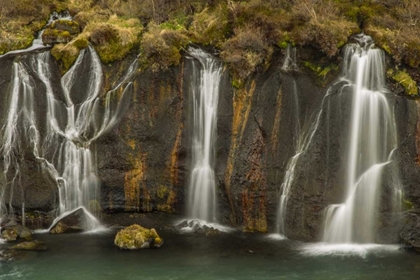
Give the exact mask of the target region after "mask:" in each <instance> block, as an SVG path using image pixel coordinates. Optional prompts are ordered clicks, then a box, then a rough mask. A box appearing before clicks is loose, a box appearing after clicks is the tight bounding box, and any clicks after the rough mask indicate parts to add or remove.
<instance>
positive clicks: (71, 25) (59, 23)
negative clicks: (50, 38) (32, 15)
mask: <svg viewBox="0 0 420 280" xmlns="http://www.w3.org/2000/svg"><path fill="white" fill-rule="evenodd" d="M51 28H52V29H56V30H62V31H68V32H69V33H70V35H76V34H79V32H80V26H79V24H78V23H77V22H76V21H73V20H65V19H59V20H56V21H54V22H53V23H51Z"/></svg>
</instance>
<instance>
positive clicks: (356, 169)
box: [323, 36, 397, 243]
mask: <svg viewBox="0 0 420 280" xmlns="http://www.w3.org/2000/svg"><path fill="white" fill-rule="evenodd" d="M361 39H362V41H361V42H360V44H350V45H348V46H347V48H346V52H345V57H344V61H345V62H346V63H345V67H344V76H343V78H342V80H343V81H345V82H347V83H346V85H344V86H346V87H351V89H352V90H351V91H349V94H352V95H353V101H352V104H351V106H352V107H351V108H352V109H351V120H350V126H349V127H350V133H349V135H350V138H349V145H348V148H347V157H346V159H347V165H346V171H347V173H346V180H345V182H346V185H345V198H344V201H343V203H341V204H334V205H330V206H329V207H327V209H326V217H325V232H324V236H323V241H324V242H327V243H374V242H375V234H376V224H377V222H378V221H377V218H378V204H379V199H380V193H381V190H380V188H381V176H382V173H383V171H384V168H385V167H386V166H388V165H389V164H390V163H391V162H392V153H393V151H394V149H396V146H397V141H396V136H395V135H396V130H395V122H394V119H393V112H392V110H391V108H390V106H389V104H388V101H387V98H386V94H387V93H388V91H387V89H386V83H385V76H384V75H385V64H384V55H383V52H382V51H381V50H379V49H375V48H374V47H373V44H372V42H371V39H370V37H368V36H364V37H363V36H362V37H361Z"/></svg>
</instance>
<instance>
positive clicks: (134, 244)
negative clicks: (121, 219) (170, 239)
mask: <svg viewBox="0 0 420 280" xmlns="http://www.w3.org/2000/svg"><path fill="white" fill-rule="evenodd" d="M114 243H115V245H117V246H118V247H120V248H121V249H129V250H135V249H144V248H159V247H160V246H161V245H162V244H163V239H162V238H160V236H159V235H158V234H157V232H156V230H155V229H154V228H152V229H147V228H144V227H142V226H140V225H137V224H134V225H131V226H128V227H126V228H125V229H122V230H120V231H119V232H118V233H117V235H116V236H115V240H114Z"/></svg>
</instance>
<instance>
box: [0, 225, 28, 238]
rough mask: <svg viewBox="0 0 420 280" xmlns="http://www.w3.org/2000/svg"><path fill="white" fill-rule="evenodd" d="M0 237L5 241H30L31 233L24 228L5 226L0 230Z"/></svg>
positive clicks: (20, 226)
mask: <svg viewBox="0 0 420 280" xmlns="http://www.w3.org/2000/svg"><path fill="white" fill-rule="evenodd" d="M1 236H2V237H3V238H4V239H5V240H7V241H15V240H16V239H18V238H24V239H26V240H31V239H32V231H31V230H30V229H28V228H27V227H25V226H22V225H18V224H14V225H8V226H6V227H5V228H4V229H3V230H2V232H1Z"/></svg>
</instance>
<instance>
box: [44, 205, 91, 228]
mask: <svg viewBox="0 0 420 280" xmlns="http://www.w3.org/2000/svg"><path fill="white" fill-rule="evenodd" d="M91 229H92V225H91V219H90V218H89V217H88V215H87V213H86V212H85V210H84V209H83V208H79V209H77V210H75V211H74V212H72V213H70V214H69V215H67V216H65V217H64V218H62V219H60V220H59V221H58V222H56V223H55V224H54V225H53V226H52V227H51V229H50V233H54V234H56V233H71V232H80V231H87V230H91Z"/></svg>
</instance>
